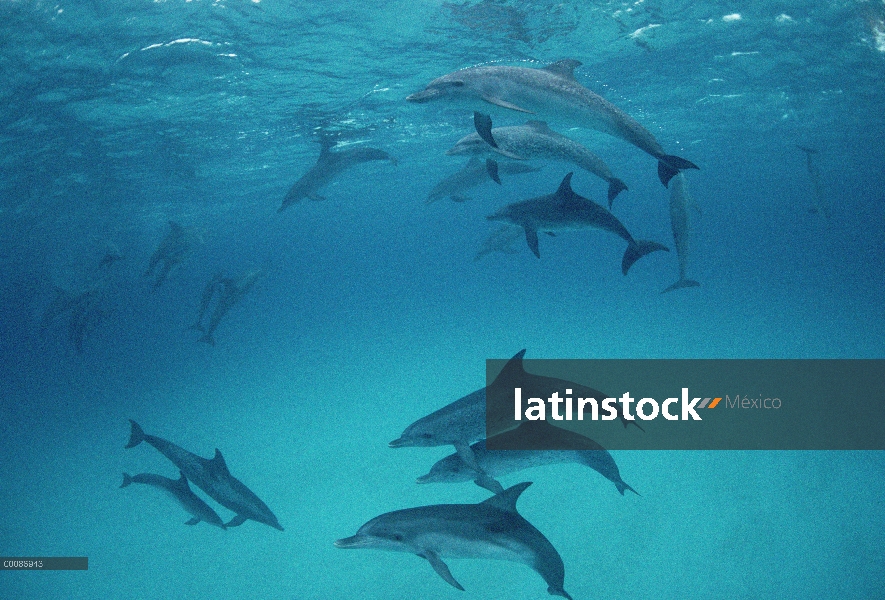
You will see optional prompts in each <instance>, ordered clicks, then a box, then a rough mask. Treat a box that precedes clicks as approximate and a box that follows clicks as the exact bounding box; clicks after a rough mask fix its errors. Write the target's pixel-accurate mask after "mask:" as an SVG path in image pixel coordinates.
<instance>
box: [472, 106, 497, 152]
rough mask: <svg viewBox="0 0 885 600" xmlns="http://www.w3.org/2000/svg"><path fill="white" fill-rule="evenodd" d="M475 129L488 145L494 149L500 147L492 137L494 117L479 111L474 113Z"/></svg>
mask: <svg viewBox="0 0 885 600" xmlns="http://www.w3.org/2000/svg"><path fill="white" fill-rule="evenodd" d="M473 128H474V129H476V133H477V134H478V135H479V137H481V138H482V140H483V141H484V142H485V143H486V144H488V145H489V146H491V147H492V148H497V147H498V143H497V142H496V141H495V138H493V137H492V117H490V116H489V115H486V114H483V113H481V112H479V111H473Z"/></svg>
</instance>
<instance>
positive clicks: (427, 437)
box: [418, 433, 433, 440]
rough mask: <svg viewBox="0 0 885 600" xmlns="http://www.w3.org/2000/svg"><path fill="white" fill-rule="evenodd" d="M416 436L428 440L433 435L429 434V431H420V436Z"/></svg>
mask: <svg viewBox="0 0 885 600" xmlns="http://www.w3.org/2000/svg"><path fill="white" fill-rule="evenodd" d="M418 437H420V438H424V439H425V440H429V439H430V438H432V437H433V436H432V435H430V434H429V433H422V434H421V435H420V436H418Z"/></svg>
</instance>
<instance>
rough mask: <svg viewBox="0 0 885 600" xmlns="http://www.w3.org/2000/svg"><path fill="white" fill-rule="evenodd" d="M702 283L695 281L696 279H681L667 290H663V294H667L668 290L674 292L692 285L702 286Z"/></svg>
mask: <svg viewBox="0 0 885 600" xmlns="http://www.w3.org/2000/svg"><path fill="white" fill-rule="evenodd" d="M700 286H701V284H700V283H698V282H697V281H695V280H694V279H680V280H679V281H677V282H676V283H674V284H673V285H671V286H670V287H668V288H667V289H666V290H664V291H662V292H661V293H662V294H666V293H667V292H672V291H673V290H679V289H682V288H690V287H700Z"/></svg>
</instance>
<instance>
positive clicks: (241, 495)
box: [126, 419, 283, 531]
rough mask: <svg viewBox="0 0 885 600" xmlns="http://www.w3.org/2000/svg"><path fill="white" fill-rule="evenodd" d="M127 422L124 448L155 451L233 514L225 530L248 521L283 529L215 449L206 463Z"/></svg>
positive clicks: (135, 424)
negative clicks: (143, 447)
mask: <svg viewBox="0 0 885 600" xmlns="http://www.w3.org/2000/svg"><path fill="white" fill-rule="evenodd" d="M129 422H130V423H132V433H131V434H130V436H129V443H128V444H126V447H127V448H133V447H135V446H137V445H139V444H140V443H141V442H147V443H148V444H150V445H151V446H153V447H154V448H156V449H157V450H159V451H160V453H161V454H162V455H163V456H165V457H166V458H168V459H169V460H171V461H172V464H174V465H175V466H176V467H178V469H179V470H180V471H181V472H182V473H183V474H184V476H185V477H187V478H188V479H189V480H190V481H191V482H192V483H193V484H194V485H196V486H197V487H198V488H200V489H201V490H203V491H204V492H206V494H208V496H209V497H210V498H212V499H213V500H215V501H216V502H218V503H219V504H220V505H222V506H224V507H225V508H227V509H230V510H232V511H233V512H235V513H236V514H237V516H236V517H234V518H233V519H232V520H231V521H230V522H229V523H227V527H236V526H237V525H242V524H243V522H244V521H246V520H247V519H252V520H253V521H258V522H259V523H264V524H265V525H270V526H271V527H273V528H275V529H279V530H280V531H283V527H282V526H281V525H280V523H279V521H277V518H276V516H274V514H273V513H272V512H271V511H270V509H269V508H268V507H267V505H266V504H265V503H264V502H262V501H261V499H260V498H259V497H258V496H256V495H255V493H254V492H252V490H250V489H249V488H247V487H246V486H245V485H243V483H242V482H241V481H240V480H239V479H237V478H236V477H234V476H233V475H231V474H230V471H229V470H228V468H227V464H226V463H225V462H224V458H223V457H222V456H221V451H220V450H218V448H216V449H215V457H214V458H212V460H207V459H205V458H203V457H201V456H197V455H196V454H193V453H191V452H188V451H187V450H185V449H184V448H181V447H180V446H176V445H175V444H173V443H172V442H170V441H168V440H164V439H163V438H160V437H156V436H153V435H147V434H146V433H145V432H144V430H142V428H141V426H139V424H138V423H136V422H135V421H133V420H131V419H130V420H129Z"/></svg>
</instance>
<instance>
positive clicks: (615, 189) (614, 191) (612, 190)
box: [608, 177, 627, 209]
mask: <svg viewBox="0 0 885 600" xmlns="http://www.w3.org/2000/svg"><path fill="white" fill-rule="evenodd" d="M626 189H627V184H626V183H624V182H623V181H621V180H620V179H618V178H617V177H612V178H611V179H610V180H609V182H608V207H609V209H611V207H612V204H613V203H614V201H615V196H617V195H618V194H620V193H621V192H623V191H624V190H626Z"/></svg>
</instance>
